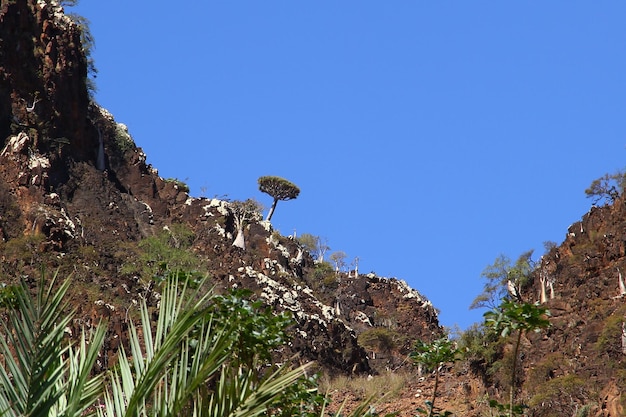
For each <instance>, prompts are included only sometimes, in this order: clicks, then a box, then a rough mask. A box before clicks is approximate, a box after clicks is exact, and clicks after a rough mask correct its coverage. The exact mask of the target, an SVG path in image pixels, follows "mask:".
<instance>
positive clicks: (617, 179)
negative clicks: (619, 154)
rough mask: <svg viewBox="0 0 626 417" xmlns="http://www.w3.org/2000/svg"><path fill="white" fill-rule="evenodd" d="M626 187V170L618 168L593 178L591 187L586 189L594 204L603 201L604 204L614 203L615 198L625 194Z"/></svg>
mask: <svg viewBox="0 0 626 417" xmlns="http://www.w3.org/2000/svg"><path fill="white" fill-rule="evenodd" d="M625 187H626V172H625V171H622V170H618V171H616V172H614V173H613V174H604V175H603V176H601V177H600V178H597V179H595V180H593V182H592V183H591V185H590V186H589V188H587V189H586V190H585V194H586V195H587V198H592V199H593V204H597V203H599V202H603V203H604V204H608V203H614V202H615V200H617V198H618V197H619V196H621V195H622V194H624V188H625Z"/></svg>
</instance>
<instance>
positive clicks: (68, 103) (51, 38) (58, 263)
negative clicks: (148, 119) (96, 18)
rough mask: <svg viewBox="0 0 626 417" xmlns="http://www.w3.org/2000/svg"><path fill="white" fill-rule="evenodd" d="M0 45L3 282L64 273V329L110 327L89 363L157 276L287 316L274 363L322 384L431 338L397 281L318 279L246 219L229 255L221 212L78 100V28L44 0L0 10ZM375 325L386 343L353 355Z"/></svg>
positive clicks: (396, 358)
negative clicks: (195, 281)
mask: <svg viewBox="0 0 626 417" xmlns="http://www.w3.org/2000/svg"><path fill="white" fill-rule="evenodd" d="M0 40H1V43H0V81H1V82H0V111H1V113H0V138H2V141H3V144H2V151H1V152H0V191H1V193H0V194H1V195H0V208H1V209H2V213H3V214H2V218H1V219H0V228H1V230H0V233H1V236H2V244H1V245H0V250H1V252H2V256H3V263H2V272H3V278H2V280H3V281H5V282H7V283H9V282H12V281H13V280H15V279H17V277H18V276H22V275H25V276H28V277H30V278H32V277H34V276H37V274H38V269H39V268H41V267H45V268H46V269H47V270H55V269H58V270H60V272H61V273H64V274H71V276H72V279H73V282H74V285H73V286H72V291H71V294H72V297H73V299H72V305H73V306H74V307H75V308H77V310H78V311H79V317H80V319H79V320H78V321H77V322H76V323H75V326H76V327H77V328H78V327H80V326H81V325H83V324H85V323H93V322H95V321H98V320H100V319H101V318H106V319H108V320H109V322H110V331H109V334H108V335H107V338H108V339H107V344H106V346H107V352H106V354H105V355H103V357H104V358H105V360H103V363H102V366H107V365H108V364H110V363H112V361H114V360H115V357H114V352H115V351H116V349H117V346H119V343H120V341H122V342H121V343H123V342H124V340H125V339H126V334H125V332H126V327H127V320H128V318H129V316H132V314H133V306H134V305H135V303H136V302H137V300H138V298H139V297H143V298H147V299H149V300H152V301H153V302H154V303H156V302H157V300H158V293H157V288H158V286H156V285H155V281H154V278H155V277H157V279H158V277H159V276H162V275H163V274H164V273H165V272H164V268H167V267H169V268H170V269H178V268H182V269H185V270H186V271H188V272H190V273H197V274H209V275H210V277H211V282H212V283H213V284H215V285H216V286H217V287H216V291H220V292H222V291H228V290H230V289H233V288H239V289H241V288H246V289H249V290H251V291H252V294H253V295H252V296H253V297H254V298H259V299H261V300H263V301H264V302H265V303H266V304H267V305H268V306H270V307H273V308H275V309H276V310H277V311H280V310H289V311H292V312H293V316H294V319H295V322H296V324H295V327H294V329H293V337H294V340H293V342H292V346H290V347H289V348H288V349H286V351H285V352H283V353H284V355H285V356H289V355H291V354H292V353H295V352H298V353H299V354H300V355H301V356H302V357H303V359H304V360H316V361H318V363H319V364H320V365H321V366H322V367H324V368H326V369H327V370H328V371H329V372H331V373H333V372H346V373H352V372H357V373H359V372H360V373H363V372H374V371H375V370H376V369H372V366H373V365H375V367H384V366H390V365H394V364H396V363H400V362H401V361H402V359H403V358H404V356H405V355H406V354H407V353H408V351H409V349H410V346H411V343H412V341H413V340H415V339H416V338H421V339H427V340H429V339H431V338H433V337H436V336H439V335H440V334H441V333H442V329H441V327H440V326H439V324H438V320H437V314H436V311H435V309H434V308H433V306H432V305H431V304H430V302H429V301H428V300H426V299H425V298H424V297H423V296H421V295H420V294H419V293H418V292H417V291H415V290H413V289H411V288H409V287H408V286H407V285H406V283H404V282H402V281H399V280H395V279H386V278H381V277H377V276H375V275H373V274H370V275H359V276H357V277H349V276H348V275H347V274H345V273H339V274H337V273H335V272H332V271H331V272H330V273H329V272H328V271H327V270H326V271H325V272H324V268H322V266H323V265H320V264H317V263H315V262H314V261H313V259H312V258H311V256H310V255H309V254H308V253H306V251H304V250H303V247H302V246H301V245H300V244H299V243H298V242H297V240H294V239H291V238H287V237H284V236H280V235H279V234H278V233H275V232H273V231H272V227H271V224H269V223H267V222H263V221H261V220H260V219H259V218H256V219H255V220H253V221H251V222H249V224H248V225H247V227H246V228H245V230H244V235H245V239H246V243H247V244H246V249H245V250H242V249H240V248H238V247H234V246H233V245H232V242H233V240H234V236H235V235H236V227H235V214H234V209H233V206H232V203H231V202H228V201H223V200H217V199H213V200H208V199H204V198H192V197H190V196H189V195H188V193H187V190H186V189H185V186H184V185H183V184H181V183H179V182H177V181H172V180H165V179H163V178H161V177H160V176H159V175H158V172H157V170H156V169H155V168H153V167H152V166H150V165H148V164H147V163H146V155H145V154H144V153H143V152H142V150H141V149H140V148H138V147H137V146H136V145H135V143H134V141H133V139H132V137H131V136H130V134H129V133H128V131H127V129H126V127H125V126H124V125H122V124H118V123H116V122H115V120H114V117H113V116H112V115H111V114H109V113H108V112H107V111H106V110H104V109H102V108H101V107H99V106H98V105H97V104H96V103H94V102H93V101H92V100H91V99H90V97H89V93H88V89H87V59H86V57H85V53H84V50H83V49H82V47H81V36H80V27H79V26H78V25H77V24H76V23H75V22H74V21H72V19H70V18H69V17H67V16H66V15H65V14H64V13H63V9H62V8H61V7H60V6H59V5H58V4H57V3H56V2H54V1H43V0H39V1H35V0H25V1H19V2H13V1H4V0H3V2H2V7H1V8H0ZM143 140H149V138H144V139H143ZM374 328H384V329H386V330H387V333H384V334H382V333H381V334H378V333H376V332H369V335H370V337H369V339H368V342H366V343H364V344H359V342H358V340H357V336H358V335H359V334H361V333H364V332H365V333H366V334H368V333H367V332H368V330H371V329H374ZM385 337H386V338H387V339H390V342H388V343H386V344H382V342H380V341H379V340H378V339H381V338H382V339H384V338H385ZM382 339H381V340H382ZM383 341H384V340H383ZM379 342H380V343H379ZM365 347H367V348H368V350H369V352H367V351H366V349H365ZM377 354H378V355H377ZM375 355H377V358H376V359H375V360H374V361H373V362H372V361H370V358H371V357H372V358H373V357H374V356H375Z"/></svg>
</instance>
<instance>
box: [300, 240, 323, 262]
mask: <svg viewBox="0 0 626 417" xmlns="http://www.w3.org/2000/svg"><path fill="white" fill-rule="evenodd" d="M298 242H299V243H300V245H302V247H303V248H304V250H306V251H307V252H309V253H310V254H311V256H313V259H315V260H316V261H318V262H322V261H323V260H324V254H325V253H326V252H327V251H328V250H330V247H329V246H328V243H327V240H326V239H325V238H322V237H319V236H315V235H312V234H310V233H302V234H301V235H300V236H299V237H298Z"/></svg>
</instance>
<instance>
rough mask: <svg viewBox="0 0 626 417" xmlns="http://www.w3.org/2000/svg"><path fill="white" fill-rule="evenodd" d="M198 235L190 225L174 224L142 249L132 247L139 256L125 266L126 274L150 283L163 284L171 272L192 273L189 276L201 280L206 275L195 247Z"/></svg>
mask: <svg viewBox="0 0 626 417" xmlns="http://www.w3.org/2000/svg"><path fill="white" fill-rule="evenodd" d="M194 240H195V235H194V233H193V231H192V230H191V229H189V228H188V227H187V226H185V225H183V224H179V223H174V224H172V225H170V226H169V227H168V228H166V229H163V230H161V231H160V232H158V233H157V234H156V235H154V236H150V237H148V238H146V239H143V240H142V241H140V242H139V245H138V247H136V248H134V247H128V250H129V251H132V250H134V251H135V252H136V254H133V256H131V259H130V261H129V262H127V263H125V264H124V266H123V267H122V272H123V273H127V274H138V275H140V276H142V277H143V278H144V279H146V280H150V279H153V278H155V279H157V281H162V280H163V279H164V278H165V277H166V276H167V274H168V273H169V272H170V271H188V272H185V274H192V275H195V276H196V278H199V277H201V276H203V275H204V273H201V272H199V271H201V270H202V261H201V260H200V258H199V257H198V256H197V255H196V254H195V253H194V252H193V250H192V249H191V246H192V244H193V242H194Z"/></svg>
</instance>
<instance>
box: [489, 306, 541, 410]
mask: <svg viewBox="0 0 626 417" xmlns="http://www.w3.org/2000/svg"><path fill="white" fill-rule="evenodd" d="M549 315H550V312H549V311H548V310H547V309H546V308H545V307H541V306H539V305H538V304H531V303H518V302H514V301H509V300H507V299H504V300H503V301H502V303H501V304H500V306H499V307H498V308H497V309H495V310H492V311H488V312H487V313H485V315H484V316H485V323H486V325H487V326H488V327H491V328H492V329H493V330H494V331H496V332H497V333H499V334H500V336H501V337H503V338H507V337H508V336H509V335H512V334H514V333H517V334H516V335H515V336H516V338H515V341H514V342H513V356H512V364H511V382H510V388H509V408H508V410H509V411H508V416H509V417H512V416H513V415H516V414H519V406H518V405H517V404H515V396H516V393H517V370H518V365H517V362H518V357H519V349H520V346H521V341H522V336H524V335H525V334H527V333H528V332H539V331H541V330H542V329H545V328H547V327H549V326H550V321H549V320H548V318H547V317H548V316H549ZM494 406H496V407H498V406H499V404H498V403H494ZM498 408H499V407H498Z"/></svg>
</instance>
